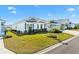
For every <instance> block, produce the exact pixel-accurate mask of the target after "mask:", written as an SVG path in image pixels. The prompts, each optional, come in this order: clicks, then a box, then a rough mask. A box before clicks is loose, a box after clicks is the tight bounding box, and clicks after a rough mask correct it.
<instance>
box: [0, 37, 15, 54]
mask: <svg viewBox="0 0 79 59" xmlns="http://www.w3.org/2000/svg"><path fill="white" fill-rule="evenodd" d="M0 54H14V53H13V52H11V51H9V50H8V49H6V48H4V43H3V39H2V38H1V37H0Z"/></svg>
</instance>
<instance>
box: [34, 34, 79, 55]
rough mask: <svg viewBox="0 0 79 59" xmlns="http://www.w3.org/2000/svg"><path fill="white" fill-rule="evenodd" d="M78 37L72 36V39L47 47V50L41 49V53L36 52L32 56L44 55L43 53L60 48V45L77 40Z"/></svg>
mask: <svg viewBox="0 0 79 59" xmlns="http://www.w3.org/2000/svg"><path fill="white" fill-rule="evenodd" d="M78 36H79V35H76V36H74V37H72V38H70V39H67V40H65V41H62V42H61V43H57V44H55V45H52V46H50V47H48V48H45V49H43V50H41V51H38V52H36V53H34V54H44V53H46V52H48V51H50V50H52V49H55V48H57V47H59V46H61V45H62V43H67V42H69V41H71V40H73V39H74V38H77V37H78Z"/></svg>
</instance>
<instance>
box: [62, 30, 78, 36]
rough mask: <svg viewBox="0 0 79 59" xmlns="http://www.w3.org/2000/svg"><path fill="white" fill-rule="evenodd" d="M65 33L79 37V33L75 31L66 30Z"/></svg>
mask: <svg viewBox="0 0 79 59" xmlns="http://www.w3.org/2000/svg"><path fill="white" fill-rule="evenodd" d="M63 32H64V33H68V34H73V35H79V31H75V30H65V31H63Z"/></svg>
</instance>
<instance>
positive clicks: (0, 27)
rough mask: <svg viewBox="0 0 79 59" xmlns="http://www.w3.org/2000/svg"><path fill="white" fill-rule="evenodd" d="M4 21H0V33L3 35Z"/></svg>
mask: <svg viewBox="0 0 79 59" xmlns="http://www.w3.org/2000/svg"><path fill="white" fill-rule="evenodd" d="M4 23H5V22H3V21H0V35H4V30H5V28H4Z"/></svg>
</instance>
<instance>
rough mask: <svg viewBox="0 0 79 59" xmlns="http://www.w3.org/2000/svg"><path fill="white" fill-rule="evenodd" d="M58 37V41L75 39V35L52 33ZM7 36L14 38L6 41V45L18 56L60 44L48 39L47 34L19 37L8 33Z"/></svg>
mask: <svg viewBox="0 0 79 59" xmlns="http://www.w3.org/2000/svg"><path fill="white" fill-rule="evenodd" d="M52 34H55V35H57V37H58V39H60V40H62V41H63V40H66V39H68V38H71V37H73V35H70V34H66V33H57V34H56V33H52ZM7 35H11V36H12V38H6V39H4V45H5V47H6V48H7V49H9V50H11V51H13V52H15V53H17V54H22V53H23V54H30V53H34V52H37V51H39V50H42V49H44V48H46V47H49V46H51V45H54V44H56V43H58V41H57V40H55V39H53V38H49V37H47V35H48V33H47V34H33V35H23V36H17V35H16V34H14V33H12V32H7Z"/></svg>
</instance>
